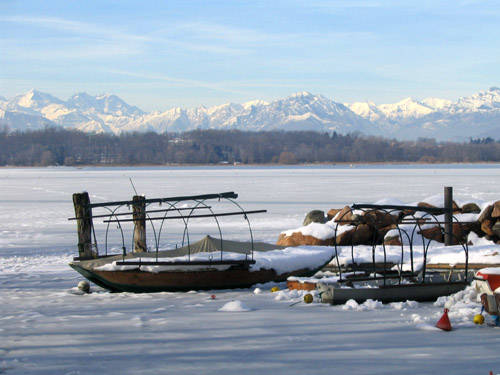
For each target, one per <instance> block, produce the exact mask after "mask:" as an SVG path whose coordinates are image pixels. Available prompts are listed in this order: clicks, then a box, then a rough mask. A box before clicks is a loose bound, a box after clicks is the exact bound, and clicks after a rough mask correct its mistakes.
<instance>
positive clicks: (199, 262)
mask: <svg viewBox="0 0 500 375" xmlns="http://www.w3.org/2000/svg"><path fill="white" fill-rule="evenodd" d="M246 264H255V260H250V259H249V260H213V261H209V260H207V261H204V260H197V261H176V262H162V261H160V262H154V261H128V262H116V265H117V266H210V265H213V266H217V265H246Z"/></svg>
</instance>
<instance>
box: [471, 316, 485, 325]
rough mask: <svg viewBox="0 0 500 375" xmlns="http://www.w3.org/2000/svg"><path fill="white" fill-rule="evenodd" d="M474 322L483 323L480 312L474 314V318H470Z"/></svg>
mask: <svg viewBox="0 0 500 375" xmlns="http://www.w3.org/2000/svg"><path fill="white" fill-rule="evenodd" d="M472 321H473V322H474V324H483V323H484V316H482V315H481V314H476V315H474V319H473V320H472Z"/></svg>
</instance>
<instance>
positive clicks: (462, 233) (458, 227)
mask: <svg viewBox="0 0 500 375" xmlns="http://www.w3.org/2000/svg"><path fill="white" fill-rule="evenodd" d="M451 232H452V233H453V235H452V236H451V244H452V245H459V244H461V243H465V242H466V241H467V235H468V234H469V232H470V227H469V226H468V225H467V224H459V223H453V224H452V227H451Z"/></svg>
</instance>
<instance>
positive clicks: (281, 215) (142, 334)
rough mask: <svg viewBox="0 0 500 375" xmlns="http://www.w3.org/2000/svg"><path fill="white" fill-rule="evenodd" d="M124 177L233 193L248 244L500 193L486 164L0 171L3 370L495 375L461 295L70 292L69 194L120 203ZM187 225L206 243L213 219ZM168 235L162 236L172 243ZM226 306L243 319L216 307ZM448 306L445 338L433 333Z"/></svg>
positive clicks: (485, 330) (494, 350)
mask: <svg viewBox="0 0 500 375" xmlns="http://www.w3.org/2000/svg"><path fill="white" fill-rule="evenodd" d="M129 177H132V178H133V179H134V183H135V185H136V187H137V189H138V190H139V192H140V193H146V195H147V196H148V197H155V196H167V195H178V194H179V192H181V191H185V189H186V188H185V187H186V186H190V187H192V189H193V190H192V191H190V192H189V193H193V194H198V193H206V192H219V191H230V190H234V191H236V192H237V193H239V194H240V199H239V201H240V203H242V205H243V206H244V207H245V208H246V209H249V210H251V209H261V208H267V209H268V210H269V214H267V215H262V216H260V215H256V216H255V217H250V220H251V222H252V226H253V228H254V236H255V238H256V239H257V240H264V241H268V242H274V241H276V239H277V237H278V233H279V232H280V231H283V230H286V229H287V228H294V227H299V226H300V224H301V222H302V220H303V217H304V215H305V213H306V212H308V211H310V210H312V209H315V208H319V209H323V210H327V209H329V208H332V207H343V206H344V205H346V204H350V203H353V202H357V203H371V202H374V201H376V200H378V199H383V198H386V197H387V196H392V197H394V199H399V200H400V201H402V202H412V201H418V200H421V199H424V198H425V197H426V196H428V195H429V194H431V193H433V192H441V191H442V186H444V185H452V186H454V193H455V197H456V198H455V199H456V200H457V202H459V201H460V199H463V200H464V201H468V200H469V199H470V200H483V201H485V202H487V201H492V200H496V199H498V198H499V197H498V190H497V188H496V186H498V184H499V183H500V175H499V174H498V173H497V169H495V167H486V168H484V169H481V168H462V167H457V168H450V167H449V166H448V167H446V168H444V167H440V166H433V167H432V168H427V169H426V168H414V167H411V168H408V167H402V168H401V167H397V168H393V167H384V168H378V169H377V168H372V167H367V168H364V169H356V168H352V169H345V168H344V169H335V168H330V169H328V168H302V169H301V168H277V169H271V168H269V169H266V168H261V169H259V168H255V169H252V168H229V169H228V168H219V169H217V168H213V169H210V168H208V169H207V168H205V169H203V168H173V169H161V168H158V169H155V168H150V169H139V168H135V169H134V168H129V169H126V168H102V169H99V168H97V169H96V168H84V169H81V170H77V169H70V168H46V169H7V168H6V169H0V191H1V193H2V196H3V198H2V200H0V219H1V220H0V222H1V223H2V224H1V226H0V233H1V235H0V373H2V372H4V373H6V374H9V375H11V374H13V375H19V374H23V375H24V374H44V375H45V374H47V375H49V374H50V375H53V374H68V375H69V374H72V375H76V374H117V373H119V374H138V373H141V374H165V373H172V374H196V375H199V374H217V375H221V374H255V373H262V374H269V373H273V374H287V375H294V374H329V375H330V374H384V375H385V374H392V373H397V374H412V375H413V374H437V373H443V374H488V373H489V371H493V372H494V373H500V361H499V359H498V347H500V335H499V332H500V330H499V329H497V328H491V327H487V326H486V325H483V326H475V325H473V324H472V316H473V315H474V314H475V313H478V312H479V311H480V305H479V304H478V303H477V300H476V299H475V298H477V296H476V297H474V295H473V291H471V290H469V289H468V290H466V291H465V292H463V293H462V294H461V293H458V294H456V295H455V296H453V297H450V298H446V299H440V300H438V301H437V302H436V305H434V304H432V303H418V304H415V303H414V302H411V301H408V302H404V303H398V304H389V305H381V304H379V303H377V302H376V301H373V302H365V303H364V304H359V305H358V306H355V305H354V304H352V303H348V304H346V305H342V306H330V305H325V304H321V303H318V301H317V298H315V301H314V302H313V303H311V304H305V303H304V302H302V299H303V295H304V294H305V293H306V292H304V291H288V290H287V289H286V287H285V285H284V284H283V283H282V284H279V285H278V286H279V288H280V291H278V292H276V293H271V292H270V289H271V287H273V286H276V284H266V285H256V286H255V287H253V288H251V289H239V290H225V291H206V292H196V291H194V292H191V293H155V294H131V293H119V294H118V293H108V292H107V291H104V290H102V289H100V288H97V287H95V286H94V285H92V289H93V293H92V294H83V295H82V294H79V293H78V292H77V291H76V290H75V289H74V288H75V287H76V285H77V284H78V282H79V281H81V280H82V278H81V276H80V275H79V274H78V273H76V272H74V271H73V270H71V269H70V268H69V267H68V266H67V263H68V262H69V261H70V260H71V258H72V256H74V255H75V252H76V249H75V248H76V234H75V233H74V232H75V224H74V222H69V221H67V220H66V218H68V217H71V216H72V215H73V212H72V210H73V208H72V205H71V194H72V193H74V192H78V191H83V190H87V191H89V193H90V194H91V196H92V197H91V199H92V200H93V201H104V200H113V199H117V198H118V199H127V198H130V196H131V195H132V193H131V188H130V183H129V181H128V178H129ZM409 181H411V183H409ZM269 186H272V187H273V188H272V189H269ZM183 189H184V190H183ZM459 204H460V203H459ZM47 216H49V217H48V218H47ZM194 224H195V226H194V229H193V237H195V235H197V234H199V236H200V238H201V237H202V236H204V235H206V234H212V233H206V230H207V228H209V223H207V222H201V221H200V222H197V223H194ZM224 224H227V225H228V226H226V225H222V229H223V234H224V236H225V238H227V239H242V240H246V239H247V238H248V232H247V228H246V223H245V222H244V221H241V223H238V222H226V223H224ZM171 229H172V230H171V231H167V232H166V235H165V239H166V240H167V241H170V242H171V243H174V244H175V241H176V239H174V238H172V235H175V233H176V232H175V231H176V230H177V227H173V228H171ZM98 230H102V226H101V225H100V226H99V228H98ZM100 233H102V232H100ZM245 236H247V237H245ZM116 238H117V237H113V238H112V240H113V241H114V242H113V241H112V242H113V243H112V246H116V247H118V248H119V246H120V245H121V244H120V242H119V241H115V240H116ZM149 240H151V238H150V237H149V238H148V241H149ZM193 240H194V239H193ZM483 245H484V248H483V249H484V250H485V251H490V250H491V247H490V248H488V246H490V245H488V244H483ZM483 245H481V246H483ZM127 246H130V245H129V244H127ZM432 251H433V250H430V251H429V254H431V253H432ZM457 252H458V251H457ZM212 294H214V295H215V299H212V298H211V295H212ZM234 301H240V303H241V304H242V305H243V306H245V307H246V308H248V309H250V311H246V312H225V311H219V309H221V308H222V307H224V306H225V305H226V304H228V303H231V302H234ZM296 302H299V303H297V304H295V303H296ZM446 303H448V305H447V306H450V313H449V316H450V319H451V323H452V325H453V328H454V330H453V331H451V332H443V331H440V330H435V329H434V324H435V323H436V322H437V320H438V319H439V318H440V316H441V314H442V311H443V308H444V305H445V304H446ZM291 305H292V306H291ZM346 306H348V307H346ZM487 319H489V318H488V317H487Z"/></svg>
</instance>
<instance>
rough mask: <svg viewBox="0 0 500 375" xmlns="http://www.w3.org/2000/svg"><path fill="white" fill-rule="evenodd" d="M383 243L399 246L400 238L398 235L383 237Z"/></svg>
mask: <svg viewBox="0 0 500 375" xmlns="http://www.w3.org/2000/svg"><path fill="white" fill-rule="evenodd" d="M384 245H387V246H401V238H400V237H399V235H396V236H390V237H387V238H384Z"/></svg>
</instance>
